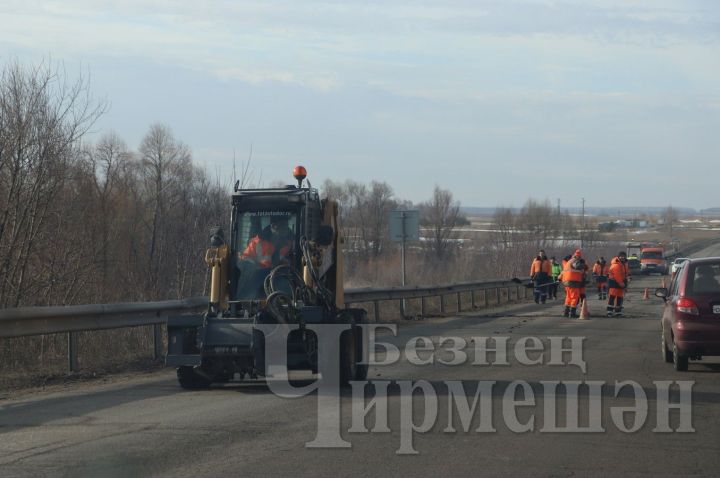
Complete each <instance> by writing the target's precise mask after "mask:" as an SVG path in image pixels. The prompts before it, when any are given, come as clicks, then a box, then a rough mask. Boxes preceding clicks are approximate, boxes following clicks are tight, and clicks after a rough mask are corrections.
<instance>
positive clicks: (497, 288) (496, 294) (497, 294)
mask: <svg viewBox="0 0 720 478" xmlns="http://www.w3.org/2000/svg"><path fill="white" fill-rule="evenodd" d="M495 302H496V303H497V304H498V305H500V287H495Z"/></svg>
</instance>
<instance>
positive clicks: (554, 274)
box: [548, 256, 562, 299]
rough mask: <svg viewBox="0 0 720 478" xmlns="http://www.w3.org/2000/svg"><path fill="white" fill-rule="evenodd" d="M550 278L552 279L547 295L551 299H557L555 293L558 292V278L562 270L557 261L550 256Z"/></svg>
mask: <svg viewBox="0 0 720 478" xmlns="http://www.w3.org/2000/svg"><path fill="white" fill-rule="evenodd" d="M550 265H551V270H550V280H551V281H552V282H551V283H550V288H549V290H548V296H549V297H550V298H551V299H557V293H558V278H559V277H560V273H561V272H562V266H561V265H560V264H558V263H557V261H556V260H555V257H554V256H553V257H551V258H550Z"/></svg>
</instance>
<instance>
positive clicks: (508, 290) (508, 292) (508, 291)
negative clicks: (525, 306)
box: [506, 287, 512, 303]
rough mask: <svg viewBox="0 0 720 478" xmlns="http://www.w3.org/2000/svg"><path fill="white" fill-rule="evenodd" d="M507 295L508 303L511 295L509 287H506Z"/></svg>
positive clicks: (510, 300)
mask: <svg viewBox="0 0 720 478" xmlns="http://www.w3.org/2000/svg"><path fill="white" fill-rule="evenodd" d="M506 290H507V295H508V303H510V302H512V295H510V287H506Z"/></svg>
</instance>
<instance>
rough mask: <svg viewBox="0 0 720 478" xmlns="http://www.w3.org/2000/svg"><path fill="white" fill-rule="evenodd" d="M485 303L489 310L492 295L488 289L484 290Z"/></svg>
mask: <svg viewBox="0 0 720 478" xmlns="http://www.w3.org/2000/svg"><path fill="white" fill-rule="evenodd" d="M483 302H484V304H485V308H486V309H487V308H488V307H489V306H490V293H489V292H488V290H487V289H485V290H483Z"/></svg>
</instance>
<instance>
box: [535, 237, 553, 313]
mask: <svg viewBox="0 0 720 478" xmlns="http://www.w3.org/2000/svg"><path fill="white" fill-rule="evenodd" d="M551 273H552V264H551V263H550V260H549V259H548V258H547V255H545V251H543V250H541V251H540V252H539V253H538V255H537V256H536V257H535V259H534V260H533V261H532V264H531V265H530V280H532V281H533V282H534V284H535V289H534V290H533V297H534V298H535V303H536V304H540V303H543V304H544V303H545V301H546V300H547V294H548V286H549V285H550V274H551Z"/></svg>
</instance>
